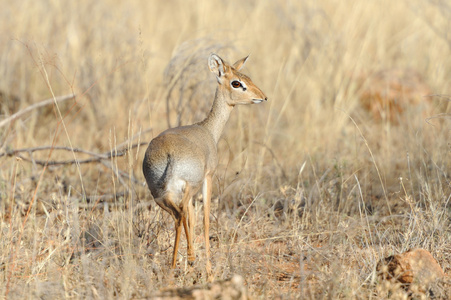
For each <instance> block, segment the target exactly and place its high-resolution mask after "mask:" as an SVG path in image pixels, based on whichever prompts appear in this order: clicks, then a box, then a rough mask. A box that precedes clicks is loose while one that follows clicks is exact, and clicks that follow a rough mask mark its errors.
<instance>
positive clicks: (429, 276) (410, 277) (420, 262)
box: [376, 249, 445, 293]
mask: <svg viewBox="0 0 451 300" xmlns="http://www.w3.org/2000/svg"><path fill="white" fill-rule="evenodd" d="M376 271H377V273H378V274H379V276H380V277H382V279H384V280H390V281H397V282H400V283H402V284H403V286H404V288H405V289H406V291H409V292H412V291H413V290H415V291H419V292H421V293H425V291H428V290H429V288H430V286H431V284H433V283H434V282H435V281H437V280H439V279H442V278H444V277H445V273H444V272H443V270H442V268H441V267H440V265H439V264H438V263H437V261H436V260H435V258H434V257H433V256H432V255H431V253H429V251H427V250H424V249H413V250H409V251H407V252H404V253H402V254H397V255H392V256H389V257H386V258H384V259H382V260H381V261H380V262H379V263H378V264H377V266H376Z"/></svg>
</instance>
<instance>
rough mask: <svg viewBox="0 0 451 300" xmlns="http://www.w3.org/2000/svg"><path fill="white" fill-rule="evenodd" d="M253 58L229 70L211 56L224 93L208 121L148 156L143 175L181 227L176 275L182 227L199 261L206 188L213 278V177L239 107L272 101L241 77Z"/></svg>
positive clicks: (159, 144)
mask: <svg viewBox="0 0 451 300" xmlns="http://www.w3.org/2000/svg"><path fill="white" fill-rule="evenodd" d="M247 58H248V57H245V58H243V59H241V60H239V61H237V62H236V63H235V64H233V65H228V64H227V63H226V62H225V61H223V60H222V59H221V58H220V57H219V56H218V55H216V54H211V55H210V57H209V60H208V65H209V68H210V71H211V72H212V73H214V74H215V75H216V78H217V81H218V87H217V89H216V94H215V98H214V101H213V106H212V108H211V111H210V113H209V114H208V116H207V118H206V119H205V120H203V121H202V122H199V123H196V124H193V125H189V126H181V127H176V128H171V129H168V130H166V131H164V132H162V133H161V134H160V135H158V136H157V137H156V138H154V139H153V140H152V141H151V142H150V144H149V146H148V148H147V151H146V153H145V157H144V161H143V173H144V177H145V178H146V181H147V185H148V187H149V189H150V192H151V193H152V196H153V198H154V199H155V202H156V203H157V204H158V205H159V206H160V207H161V208H162V209H164V210H165V211H167V212H168V213H169V214H170V215H171V216H172V217H173V219H174V221H175V229H176V235H175V242H174V249H173V251H174V252H173V257H172V265H171V267H172V269H173V268H175V266H176V261H177V252H178V247H179V241H180V233H181V230H182V225H183V227H184V231H185V235H186V238H187V248H188V249H187V253H188V262H189V263H190V264H192V263H193V262H194V260H195V255H194V248H193V235H194V225H195V220H194V212H193V205H192V197H193V195H194V194H195V193H197V192H198V191H199V189H200V188H201V187H202V197H203V203H204V229H205V231H204V238H205V249H206V256H207V266H206V269H207V274H208V276H210V275H211V263H210V244H209V224H210V223H209V215H210V202H211V185H212V176H213V174H214V172H215V170H216V167H217V165H218V153H217V144H218V141H219V138H220V137H221V134H222V131H223V129H224V126H225V124H226V123H227V120H228V119H229V116H230V113H231V111H232V110H233V108H234V107H235V105H237V104H252V103H260V102H262V101H263V100H267V97H266V96H265V95H264V94H263V92H262V91H261V90H260V89H259V88H258V87H257V86H256V85H254V83H253V82H252V81H251V79H250V78H249V77H247V76H246V75H244V74H242V73H240V72H239V70H240V69H241V68H242V67H243V66H244V64H245V62H246V60H247Z"/></svg>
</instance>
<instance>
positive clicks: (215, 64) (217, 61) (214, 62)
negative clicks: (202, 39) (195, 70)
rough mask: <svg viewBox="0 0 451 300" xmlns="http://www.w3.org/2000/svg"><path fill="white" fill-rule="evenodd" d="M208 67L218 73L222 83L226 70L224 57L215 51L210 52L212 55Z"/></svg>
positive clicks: (219, 80)
mask: <svg viewBox="0 0 451 300" xmlns="http://www.w3.org/2000/svg"><path fill="white" fill-rule="evenodd" d="M208 68H210V71H211V72H212V73H213V74H215V75H216V78H217V79H218V82H219V83H221V79H222V77H223V76H224V74H225V72H226V65H225V63H224V61H223V60H222V58H220V57H219V56H218V55H216V54H214V53H212V54H210V57H209V58H208Z"/></svg>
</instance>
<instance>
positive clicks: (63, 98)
mask: <svg viewBox="0 0 451 300" xmlns="http://www.w3.org/2000/svg"><path fill="white" fill-rule="evenodd" d="M74 98H75V95H74V94H72V95H65V96H60V97H55V98H50V99H47V100H44V101H41V102H38V103H36V104H33V105H30V106H28V107H26V108H24V109H22V110H20V111H18V112H16V113H15V114H12V115H11V116H9V117H8V118H6V119H4V120H2V121H0V128H1V127H3V126H5V125H6V124H8V123H10V122H12V121H14V120H16V119H18V118H19V117H20V116H22V115H24V114H26V113H27V112H30V111H32V110H33V109H36V108H39V107H42V106H46V105H50V104H52V103H55V102H63V101H66V100H70V99H74Z"/></svg>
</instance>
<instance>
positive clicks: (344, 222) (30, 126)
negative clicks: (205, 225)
mask: <svg viewBox="0 0 451 300" xmlns="http://www.w3.org/2000/svg"><path fill="white" fill-rule="evenodd" d="M450 17H451V6H449V4H447V2H446V1H422V0H414V1H397V2H393V1H313V0H312V1H309V0H307V1H248V2H246V1H235V0H230V1H178V0H175V1H133V2H131V3H130V2H128V1H126V2H124V1H117V0H105V1H97V2H93V3H89V2H87V1H53V2H48V1H15V2H14V1H9V2H8V3H7V4H6V3H4V4H3V5H2V9H1V11H0V29H1V31H0V32H1V33H0V62H1V63H0V74H1V78H2V80H1V81H0V101H1V102H0V109H1V117H0V121H1V120H4V119H5V118H7V117H8V116H10V115H12V114H13V113H15V112H17V111H19V110H21V109H25V108H27V107H29V106H31V105H33V104H35V103H37V102H39V101H42V100H45V99H49V98H53V97H58V96H62V95H67V94H71V93H75V94H76V95H77V96H76V99H75V100H69V101H65V102H64V103H58V104H57V105H53V106H46V107H42V108H39V109H35V110H33V111H32V112H30V113H27V114H25V115H23V116H21V118H19V119H17V120H15V121H14V122H12V123H9V124H8V125H7V126H4V127H1V128H0V214H1V220H0V283H1V284H0V295H2V296H6V297H7V298H10V299H15V298H36V297H41V298H42V299H55V298H81V299H89V298H95V299H97V298H99V299H108V298H113V297H120V298H135V297H136V298H139V297H142V296H146V295H149V294H151V293H152V292H154V291H156V290H158V289H160V288H163V287H167V286H168V285H169V284H170V285H173V286H178V287H180V286H190V285H192V284H193V283H202V282H205V273H204V269H203V266H204V265H205V258H204V249H202V245H203V243H202V235H201V234H200V233H201V232H202V222H201V215H202V214H201V213H198V217H199V218H198V223H197V224H198V225H197V227H196V230H195V231H196V233H197V234H196V239H195V248H196V255H197V256H198V259H197V263H196V266H195V267H194V269H190V268H188V267H187V266H186V260H185V246H184V245H185V244H182V247H181V249H182V250H181V253H180V255H179V258H180V262H179V271H178V275H179V276H178V277H176V278H175V279H173V280H170V279H169V277H168V276H169V274H168V266H169V259H170V257H171V250H172V241H173V233H174V232H173V229H172V228H173V222H172V220H171V219H170V218H169V217H168V216H167V214H165V213H163V212H162V211H161V210H160V209H159V208H158V207H157V206H156V205H155V204H154V203H153V202H152V201H150V193H149V191H148V190H147V188H146V187H145V186H144V184H143V182H144V178H143V176H142V172H141V163H142V158H143V154H144V148H145V146H141V147H137V148H133V149H131V146H132V145H133V144H136V143H140V142H148V141H150V140H151V139H152V137H153V136H155V135H156V134H158V133H159V132H161V131H162V130H164V129H166V128H167V127H168V126H176V125H179V124H188V123H191V122H195V121H199V120H201V119H202V118H203V117H204V116H205V115H206V113H207V112H208V110H209V108H210V105H211V102H212V95H213V93H214V86H215V79H214V78H213V76H211V74H209V72H208V68H207V63H206V61H207V57H208V54H209V53H210V52H217V53H218V54H220V55H221V56H222V57H225V58H227V59H228V60H229V61H231V62H233V61H234V60H236V59H238V58H241V57H243V56H245V55H247V54H249V53H251V58H250V60H249V62H248V64H247V66H246V70H245V73H247V74H249V75H250V76H251V78H252V79H253V81H254V82H255V83H257V84H258V85H259V86H260V87H261V89H262V90H263V91H264V92H265V93H266V94H267V96H268V97H269V101H268V102H267V103H265V104H262V105H258V106H257V105H255V106H252V107H239V108H237V109H236V110H235V111H234V112H233V114H232V117H231V119H230V121H229V123H228V126H227V128H226V131H225V133H224V138H223V140H222V141H221V142H220V144H219V147H220V153H221V161H220V166H219V169H218V170H217V172H216V179H215V188H214V192H213V193H214V195H215V198H214V199H213V207H212V212H211V222H212V228H211V232H212V264H213V272H214V275H215V278H217V279H218V280H219V279H224V278H228V277H230V276H231V275H232V274H240V275H242V276H243V277H244V278H245V281H246V284H247V286H248V288H249V291H250V293H251V294H252V295H254V296H255V297H256V298H262V299H268V298H273V299H292V298H302V299H321V298H328V299H336V298H343V299H352V298H356V299H361V298H364V299H365V298H372V299H384V298H387V297H389V296H391V298H393V299H398V298H403V297H405V296H406V295H405V293H404V292H403V290H402V289H401V288H399V287H395V288H394V287H392V286H387V285H386V284H384V283H383V282H380V281H379V280H378V278H377V277H376V274H375V271H374V270H375V266H376V264H377V261H378V260H379V259H381V258H382V257H384V256H387V255H390V254H394V253H398V252H400V251H404V250H407V249H409V248H414V247H422V248H426V249H428V250H430V251H431V253H432V254H433V255H434V256H435V257H436V258H437V260H438V261H439V263H440V265H441V266H442V267H443V269H444V270H445V272H446V273H448V274H449V273H450V270H451V248H450V240H451V205H450V202H451V201H450V200H451V181H450V173H449V172H450V170H451V145H450V141H451V134H450V132H451V131H450V129H451V122H450V121H451V117H450V113H451V106H450V102H449V99H450V98H449V97H448V96H447V95H451V91H450V82H449V78H451V37H450V36H449V32H451V28H450V24H449V19H450ZM387 69H400V70H412V72H415V74H420V75H421V77H422V78H423V79H424V81H425V82H424V84H426V85H427V86H428V87H429V89H430V90H431V91H432V93H433V94H432V95H416V99H424V103H427V105H428V110H427V117H431V119H430V120H429V122H426V120H425V116H424V113H423V112H419V111H418V107H416V106H415V105H408V106H407V107H404V108H403V118H400V119H399V121H398V122H397V124H394V123H392V122H391V119H390V118H391V117H392V116H390V118H388V117H387V118H385V117H384V114H383V113H381V114H380V116H381V117H380V118H379V119H374V118H373V114H372V113H371V112H367V111H365V110H364V107H361V106H360V105H359V95H360V94H361V92H362V91H361V90H359V89H360V88H359V87H360V86H361V85H362V82H361V78H362V77H361V76H362V74H375V73H377V72H380V71H383V70H387ZM355 78H359V80H360V81H359V82H356V81H355ZM369 82H370V81H369ZM363 84H365V79H364V80H363ZM380 86H381V88H383V86H384V85H383V84H381V85H380ZM381 94H383V92H381ZM402 99H403V95H402V94H401V95H400V96H399V100H400V101H402ZM52 145H53V146H63V147H66V148H69V149H70V148H78V149H84V150H87V151H91V152H94V153H99V154H101V153H111V152H112V151H115V150H120V149H130V151H129V152H127V155H124V156H119V157H115V156H114V155H113V156H111V155H110V157H109V158H107V159H103V160H102V161H101V162H95V163H89V164H68V165H55V166H51V165H49V166H47V167H43V166H41V165H39V164H36V163H33V161H36V160H44V161H46V160H49V161H60V160H73V159H76V160H82V159H86V158H90V157H92V155H91V154H89V153H88V154H86V153H80V152H72V151H65V150H58V149H53V151H52V150H45V151H35V152H33V153H31V152H30V153H27V152H25V153H20V156H19V154H18V153H16V154H12V155H9V156H8V155H5V154H6V153H10V154H11V153H12V152H11V151H12V150H14V149H21V148H34V147H39V146H52ZM201 206H202V204H201V201H197V204H196V210H197V211H199V210H200V209H201ZM148 207H149V208H150V209H147V208H148ZM182 243H184V239H182Z"/></svg>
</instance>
